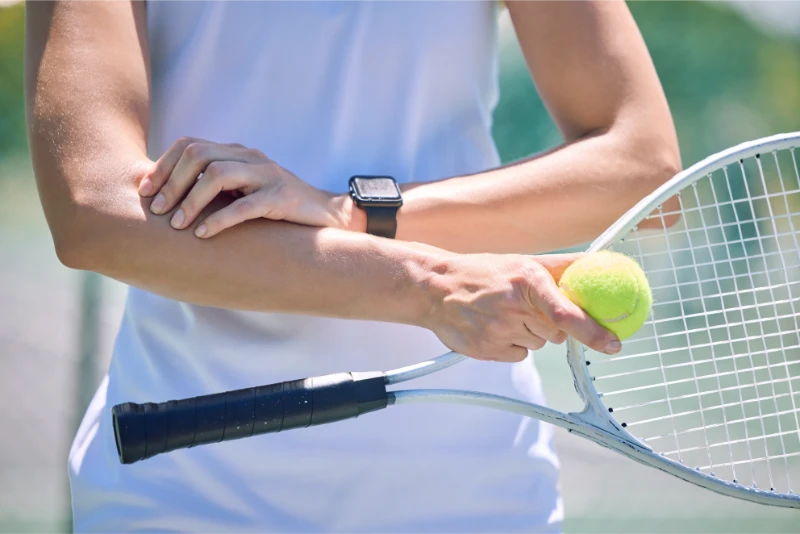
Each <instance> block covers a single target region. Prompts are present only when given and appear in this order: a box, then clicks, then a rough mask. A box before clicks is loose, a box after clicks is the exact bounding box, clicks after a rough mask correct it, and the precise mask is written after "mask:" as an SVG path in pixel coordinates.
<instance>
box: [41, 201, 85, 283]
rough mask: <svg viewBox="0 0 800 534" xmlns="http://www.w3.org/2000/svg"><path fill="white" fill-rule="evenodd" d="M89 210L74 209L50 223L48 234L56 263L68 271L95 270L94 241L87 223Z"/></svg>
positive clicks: (82, 208) (83, 208)
mask: <svg viewBox="0 0 800 534" xmlns="http://www.w3.org/2000/svg"><path fill="white" fill-rule="evenodd" d="M88 209H89V208H86V207H76V208H75V209H73V210H71V211H72V213H70V214H69V215H66V214H62V215H60V216H59V217H57V218H56V220H54V221H52V222H50V219H51V218H50V217H48V221H49V222H50V234H51V236H52V239H53V245H54V247H55V253H56V256H57V257H58V261H59V262H61V264H62V265H64V266H65V267H68V268H70V269H78V270H82V271H92V270H96V266H95V265H94V263H93V261H92V258H93V257H94V256H95V254H94V252H93V248H94V247H93V243H94V242H95V241H96V239H95V236H94V235H93V234H94V232H93V231H92V229H91V228H92V223H91V222H89V221H88V220H87V219H89V218H90V217H89V214H88V213H86V212H87V211H88Z"/></svg>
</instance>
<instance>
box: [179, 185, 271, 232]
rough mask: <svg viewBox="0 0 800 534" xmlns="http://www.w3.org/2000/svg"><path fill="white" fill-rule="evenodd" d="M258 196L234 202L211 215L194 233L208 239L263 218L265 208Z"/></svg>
mask: <svg viewBox="0 0 800 534" xmlns="http://www.w3.org/2000/svg"><path fill="white" fill-rule="evenodd" d="M257 196H258V195H248V196H245V197H242V198H239V199H237V200H234V201H233V202H232V203H231V204H229V205H228V206H225V207H224V208H222V209H221V210H219V211H216V212H214V213H212V214H211V215H209V216H208V217H207V218H206V220H204V221H203V222H202V223H200V224H199V225H198V226H197V228H196V229H195V231H194V235H196V236H197V237H202V238H204V239H207V238H209V237H213V236H215V235H217V234H218V233H220V232H221V231H223V230H225V229H226V228H230V227H232V226H236V225H237V224H240V223H243V222H244V221H248V220H250V219H257V218H259V217H262V216H263V213H264V206H263V205H261V204H260V203H259V202H258V199H257V198H256V197H257Z"/></svg>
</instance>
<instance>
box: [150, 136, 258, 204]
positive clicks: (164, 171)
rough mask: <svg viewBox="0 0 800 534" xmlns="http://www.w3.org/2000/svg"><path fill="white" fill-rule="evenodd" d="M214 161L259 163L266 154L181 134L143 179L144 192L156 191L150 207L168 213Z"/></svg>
mask: <svg viewBox="0 0 800 534" xmlns="http://www.w3.org/2000/svg"><path fill="white" fill-rule="evenodd" d="M215 161H238V162H242V163H257V162H263V161H265V158H264V156H263V154H261V153H260V152H258V151H255V150H250V149H247V148H245V147H243V146H241V145H223V144H219V143H211V142H209V141H204V140H200V139H195V138H188V137H187V138H182V139H180V140H178V141H176V142H175V143H174V144H173V145H172V146H171V147H170V148H169V149H167V151H166V152H165V153H164V154H163V155H162V156H161V158H159V160H158V161H157V162H156V165H155V167H154V170H153V172H151V173H150V174H149V175H148V176H147V177H145V178H144V179H143V180H142V183H141V184H140V186H139V192H140V194H141V195H143V196H151V195H153V194H155V195H156V197H155V198H154V199H153V203H152V204H151V205H150V211H152V212H153V213H156V214H161V213H166V212H168V211H169V210H171V209H172V208H173V207H175V205H176V204H177V203H178V201H179V200H180V199H181V198H182V197H183V195H184V194H185V193H186V192H187V191H188V190H189V188H191V187H192V186H193V185H194V183H195V182H196V181H197V177H198V176H200V175H201V174H203V173H204V172H205V171H206V168H207V167H208V165H209V164H210V163H211V162H215Z"/></svg>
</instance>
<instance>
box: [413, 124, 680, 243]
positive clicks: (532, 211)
mask: <svg viewBox="0 0 800 534" xmlns="http://www.w3.org/2000/svg"><path fill="white" fill-rule="evenodd" d="M646 146H647V144H646V143H645V142H644V141H643V140H639V139H635V138H633V137H631V138H630V139H628V138H626V134H624V133H622V132H613V131H612V132H608V133H603V134H600V135H595V136H590V137H586V138H583V139H581V140H578V141H576V142H573V143H569V144H566V145H564V146H562V147H559V148H558V149H556V150H553V151H551V152H548V153H546V154H543V155H540V156H536V157H533V158H530V159H527V160H524V161H521V162H517V163H514V164H511V165H507V166H504V167H501V168H499V169H495V170H490V171H487V172H483V173H479V174H475V175H470V176H464V177H456V178H450V179H446V180H443V181H439V182H432V183H424V184H409V185H407V186H405V187H404V191H403V202H404V204H403V207H402V208H401V210H400V212H399V214H398V234H397V237H398V239H403V240H408V241H421V242H425V243H429V244H432V245H435V246H438V247H442V248H445V249H447V250H453V251H459V252H478V251H480V252H519V253H536V252H542V251H550V250H555V249H560V248H565V247H570V246H575V245H578V244H581V243H584V242H587V241H590V240H592V239H594V238H595V237H596V236H597V235H598V234H599V233H600V232H601V231H603V230H604V229H605V228H606V227H608V225H609V224H611V223H612V222H613V221H614V220H616V219H617V218H618V217H620V216H621V215H622V214H623V213H624V212H625V211H627V210H628V209H629V208H630V207H632V206H633V205H634V204H635V203H636V202H637V201H638V200H640V199H641V198H642V197H644V196H645V195H647V194H648V193H650V192H651V191H653V190H654V189H656V187H658V186H659V185H661V183H663V182H664V181H665V180H667V179H668V178H670V177H671V176H672V175H673V174H674V173H675V172H677V170H678V169H679V166H680V161H679V157H678V155H677V151H670V150H669V145H668V144H665V143H661V144H659V143H652V144H649V147H650V148H654V147H655V148H656V149H657V148H658V147H665V146H666V147H667V148H666V149H662V150H661V153H659V152H658V151H648V150H647V148H645V147H646Z"/></svg>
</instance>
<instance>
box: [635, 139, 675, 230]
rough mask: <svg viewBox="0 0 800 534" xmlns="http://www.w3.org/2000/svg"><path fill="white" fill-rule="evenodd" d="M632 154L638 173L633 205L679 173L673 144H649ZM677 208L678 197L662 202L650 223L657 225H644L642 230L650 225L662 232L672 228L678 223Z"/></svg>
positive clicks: (665, 142) (656, 142)
mask: <svg viewBox="0 0 800 534" xmlns="http://www.w3.org/2000/svg"><path fill="white" fill-rule="evenodd" d="M635 153H637V154H639V155H638V156H636V159H637V160H638V161H637V166H638V167H639V169H640V172H639V173H637V174H638V177H637V178H636V179H637V181H638V184H639V186H640V187H632V188H631V190H632V191H636V192H637V197H638V198H636V199H635V200H634V203H635V202H638V201H639V200H641V199H642V198H645V197H646V196H647V195H650V194H651V193H653V192H654V191H656V190H657V189H658V188H659V187H661V186H662V185H664V184H666V183H667V182H669V181H670V180H671V179H672V178H673V177H674V176H675V175H677V174H678V173H679V172H681V170H683V165H682V164H681V157H680V151H679V150H678V144H677V141H673V142H667V141H661V142H658V141H649V142H647V143H645V144H644V145H639V146H638V148H636V149H635ZM680 208H681V206H680V201H679V199H678V197H677V196H673V197H671V198H669V199H667V200H666V201H664V202H662V204H661V207H660V208H659V210H658V211H656V212H655V213H653V214H652V215H653V217H651V218H650V221H653V220H654V219H656V220H657V222H648V223H646V224H644V226H645V227H650V226H651V224H654V225H655V226H658V227H663V228H670V227H673V226H675V225H676V224H677V223H678V221H680Z"/></svg>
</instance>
